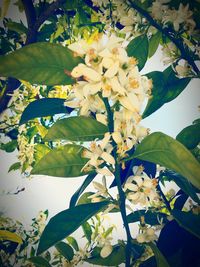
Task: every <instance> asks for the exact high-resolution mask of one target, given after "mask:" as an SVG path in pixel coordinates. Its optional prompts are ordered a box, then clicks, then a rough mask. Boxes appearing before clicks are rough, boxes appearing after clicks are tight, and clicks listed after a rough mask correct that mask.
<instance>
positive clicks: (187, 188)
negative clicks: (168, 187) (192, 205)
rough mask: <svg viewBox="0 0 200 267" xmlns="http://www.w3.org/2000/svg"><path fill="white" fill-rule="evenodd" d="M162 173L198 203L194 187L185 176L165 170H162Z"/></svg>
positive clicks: (199, 201)
mask: <svg viewBox="0 0 200 267" xmlns="http://www.w3.org/2000/svg"><path fill="white" fill-rule="evenodd" d="M164 175H166V176H167V177H168V178H170V180H173V181H174V182H175V183H176V184H177V185H178V186H179V187H180V188H181V189H182V190H183V191H184V192H185V193H186V195H188V196H190V197H191V198H192V199H193V200H194V201H195V202H197V203H199V204H200V200H199V198H198V196H197V194H196V191H195V188H194V187H193V186H192V184H191V183H190V182H189V181H188V180H187V179H186V178H185V177H183V176H181V175H179V174H177V173H174V172H172V171H166V172H164Z"/></svg>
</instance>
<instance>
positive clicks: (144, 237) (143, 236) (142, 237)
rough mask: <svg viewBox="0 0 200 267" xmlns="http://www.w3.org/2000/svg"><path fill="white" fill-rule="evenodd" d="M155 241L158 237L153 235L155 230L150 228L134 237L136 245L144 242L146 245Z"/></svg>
mask: <svg viewBox="0 0 200 267" xmlns="http://www.w3.org/2000/svg"><path fill="white" fill-rule="evenodd" d="M157 239H158V237H157V235H156V234H155V230H154V229H153V228H152V227H149V228H147V229H144V230H143V232H142V233H140V234H138V235H137V236H136V240H137V241H138V243H145V242H146V243H148V242H152V241H154V240H157Z"/></svg>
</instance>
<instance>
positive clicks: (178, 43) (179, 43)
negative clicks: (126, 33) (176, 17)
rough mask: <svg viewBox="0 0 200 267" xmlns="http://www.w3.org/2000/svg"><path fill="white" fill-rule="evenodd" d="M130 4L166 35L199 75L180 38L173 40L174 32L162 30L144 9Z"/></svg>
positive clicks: (199, 71) (132, 3) (166, 29)
mask: <svg viewBox="0 0 200 267" xmlns="http://www.w3.org/2000/svg"><path fill="white" fill-rule="evenodd" d="M129 2H130V4H131V7H132V8H134V9H135V10H137V11H138V12H139V13H140V14H141V15H142V16H143V17H145V18H146V19H147V20H148V22H149V23H150V24H151V25H152V26H154V27H155V28H156V29H158V30H159V31H160V32H162V33H163V34H164V35H166V36H167V37H168V38H169V39H170V40H171V41H172V42H173V43H174V44H175V45H176V46H177V48H178V49H179V50H180V52H181V56H182V58H183V59H185V60H187V61H188V63H189V64H190V65H191V66H192V67H193V70H194V71H195V72H196V73H197V74H199V73H200V70H199V68H198V67H197V65H196V64H195V62H194V60H193V58H192V57H191V56H190V55H189V54H188V53H187V51H186V49H185V48H184V45H183V41H182V39H181V38H179V39H178V38H175V37H174V35H175V32H173V30H171V29H170V30H169V29H168V28H163V27H162V26H161V25H159V24H158V23H157V22H156V21H155V20H154V19H153V18H152V16H151V15H150V14H149V13H147V12H146V11H145V10H144V9H142V8H141V7H139V6H138V5H137V4H135V2H133V1H129Z"/></svg>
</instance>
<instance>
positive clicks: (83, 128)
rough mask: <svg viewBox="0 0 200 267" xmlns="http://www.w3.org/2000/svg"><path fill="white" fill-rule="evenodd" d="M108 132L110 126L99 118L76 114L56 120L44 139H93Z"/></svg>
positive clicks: (101, 136) (99, 137)
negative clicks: (98, 119) (99, 120)
mask: <svg viewBox="0 0 200 267" xmlns="http://www.w3.org/2000/svg"><path fill="white" fill-rule="evenodd" d="M106 132H108V127H107V126H105V125H104V124H102V123H100V122H98V121H97V120H95V119H92V118H89V117H84V116H76V117H69V118H65V119H62V120H58V121H56V122H55V123H54V125H53V126H52V127H51V128H50V129H49V131H48V133H47V135H46V136H45V137H44V140H45V141H54V140H59V139H61V140H70V141H92V140H95V139H97V138H98V139H101V138H103V137H104V134H105V133H106Z"/></svg>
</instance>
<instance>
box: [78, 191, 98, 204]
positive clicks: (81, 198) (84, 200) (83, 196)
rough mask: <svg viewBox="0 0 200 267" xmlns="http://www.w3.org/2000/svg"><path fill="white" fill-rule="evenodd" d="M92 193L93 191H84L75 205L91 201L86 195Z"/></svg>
mask: <svg viewBox="0 0 200 267" xmlns="http://www.w3.org/2000/svg"><path fill="white" fill-rule="evenodd" d="M93 194H94V192H85V193H84V194H82V195H81V197H80V198H79V200H78V202H77V205H82V204H88V203H91V201H92V200H91V199H90V198H88V197H89V196H91V195H93Z"/></svg>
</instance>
